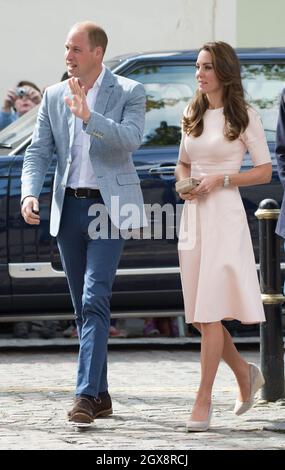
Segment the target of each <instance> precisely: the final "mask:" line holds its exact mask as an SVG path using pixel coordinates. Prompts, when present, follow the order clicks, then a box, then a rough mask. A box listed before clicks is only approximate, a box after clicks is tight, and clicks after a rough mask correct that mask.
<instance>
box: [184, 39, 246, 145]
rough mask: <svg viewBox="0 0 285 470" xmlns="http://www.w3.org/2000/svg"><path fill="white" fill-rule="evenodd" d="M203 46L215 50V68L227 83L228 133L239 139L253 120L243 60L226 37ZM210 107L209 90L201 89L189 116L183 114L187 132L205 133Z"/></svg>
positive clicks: (193, 133)
mask: <svg viewBox="0 0 285 470" xmlns="http://www.w3.org/2000/svg"><path fill="white" fill-rule="evenodd" d="M202 50H203V51H208V52H209V53H210V54H211V57H212V62H213V68H214V70H215V73H216V75H217V77H218V79H219V80H220V81H221V83H222V85H223V96H222V100H223V105H224V116H225V128H224V135H225V137H226V138H227V139H228V140H235V139H237V138H238V137H239V136H240V134H241V133H242V132H244V131H245V129H246V128H247V126H248V122H249V119H248V114H247V108H248V104H247V103H246V101H245V98H244V90H243V87H242V82H241V75H240V63H239V60H238V58H237V55H236V53H235V51H234V49H233V48H232V47H231V46H230V45H229V44H227V43H225V42H222V41H220V42H208V43H206V44H204V46H203V47H202V48H201V49H200V51H202ZM208 108H209V101H208V98H207V96H206V94H205V93H202V92H201V91H200V90H199V89H198V90H197V91H196V93H195V96H194V99H193V101H192V102H191V103H190V104H189V106H188V108H187V116H183V119H182V126H183V131H184V132H186V134H187V135H190V134H191V135H192V136H194V137H198V136H200V135H201V134H202V132H203V128H204V125H203V116H204V113H205V111H206V110H207V109H208Z"/></svg>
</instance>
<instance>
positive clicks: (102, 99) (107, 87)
mask: <svg viewBox="0 0 285 470" xmlns="http://www.w3.org/2000/svg"><path fill="white" fill-rule="evenodd" d="M114 82H115V80H114V77H113V74H112V72H110V70H109V69H107V68H106V69H105V74H104V77H103V80H102V83H101V86H100V88H99V91H98V95H97V98H96V103H95V106H94V111H96V112H97V113H99V114H104V113H105V110H106V107H107V104H108V100H109V97H110V95H111V93H112V91H113V88H114Z"/></svg>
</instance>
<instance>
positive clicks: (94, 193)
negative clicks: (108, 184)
mask: <svg viewBox="0 0 285 470" xmlns="http://www.w3.org/2000/svg"><path fill="white" fill-rule="evenodd" d="M65 194H67V195H68V196H74V197H76V198H77V199H87V198H97V197H100V191H99V189H91V188H76V189H73V188H66V190H65Z"/></svg>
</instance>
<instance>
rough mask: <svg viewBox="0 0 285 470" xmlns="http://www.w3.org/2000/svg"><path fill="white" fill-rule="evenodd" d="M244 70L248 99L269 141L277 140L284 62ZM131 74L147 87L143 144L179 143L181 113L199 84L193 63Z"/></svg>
mask: <svg viewBox="0 0 285 470" xmlns="http://www.w3.org/2000/svg"><path fill="white" fill-rule="evenodd" d="M241 72H242V80H243V86H244V89H245V93H246V99H247V101H248V102H249V103H250V104H251V105H252V106H253V107H254V108H255V109H256V110H257V111H258V113H259V114H260V115H261V118H262V122H263V126H264V128H265V132H266V137H267V140H268V142H274V141H275V133H276V125H277V117H278V110H279V97H280V92H281V90H282V89H283V88H284V87H285V64H276V63H272V64H243V65H242V70H241ZM128 77H129V78H133V79H134V80H137V81H139V82H141V83H142V84H143V85H144V87H145V90H146V95H147V103H146V124H145V132H144V138H143V145H144V146H166V145H179V141H180V122H181V117H182V113H183V110H184V108H185V106H186V105H187V104H188V103H189V101H191V99H192V97H193V95H194V93H195V90H196V87H197V83H196V79H195V67H194V65H189V66H182V65H181V66H180V65H176V64H175V65H168V66H151V65H150V66H144V67H141V68H139V69H137V70H135V71H133V72H132V73H131V74H129V75H128Z"/></svg>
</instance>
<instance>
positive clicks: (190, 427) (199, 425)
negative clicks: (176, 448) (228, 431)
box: [186, 404, 213, 432]
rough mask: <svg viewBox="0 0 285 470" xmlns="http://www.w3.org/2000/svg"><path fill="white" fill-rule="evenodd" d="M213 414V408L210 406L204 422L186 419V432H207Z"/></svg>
mask: <svg viewBox="0 0 285 470" xmlns="http://www.w3.org/2000/svg"><path fill="white" fill-rule="evenodd" d="M212 413H213V406H212V404H211V405H210V408H209V413H208V418H207V419H206V421H193V420H192V419H188V420H187V422H186V430H187V431H188V432H204V431H208V429H209V427H210V421H211V417H212Z"/></svg>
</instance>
